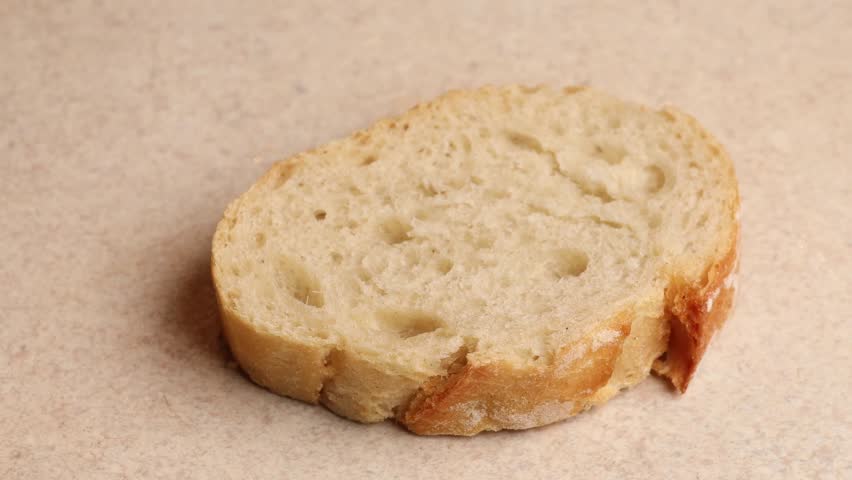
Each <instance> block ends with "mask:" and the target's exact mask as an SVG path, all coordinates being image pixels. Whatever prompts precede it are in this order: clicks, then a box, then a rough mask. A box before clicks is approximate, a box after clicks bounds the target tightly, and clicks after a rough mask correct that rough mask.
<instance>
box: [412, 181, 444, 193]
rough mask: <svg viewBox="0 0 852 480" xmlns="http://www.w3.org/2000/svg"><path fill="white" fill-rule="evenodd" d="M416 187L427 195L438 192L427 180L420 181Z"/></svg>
mask: <svg viewBox="0 0 852 480" xmlns="http://www.w3.org/2000/svg"><path fill="white" fill-rule="evenodd" d="M417 188H418V190H420V191H421V192H422V193H423V195H425V196H427V197H434V196H435V195H437V194H438V193H439V192H438V190H437V189H436V188H435V187H434V186H433V185H432V184H431V183H429V182H420V183H418V184H417Z"/></svg>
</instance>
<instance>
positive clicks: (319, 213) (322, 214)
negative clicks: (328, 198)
mask: <svg viewBox="0 0 852 480" xmlns="http://www.w3.org/2000/svg"><path fill="white" fill-rule="evenodd" d="M325 217H326V212H325V210H317V211H315V212H314V218H316V219H317V221H320V222H321V221H323V220H325Z"/></svg>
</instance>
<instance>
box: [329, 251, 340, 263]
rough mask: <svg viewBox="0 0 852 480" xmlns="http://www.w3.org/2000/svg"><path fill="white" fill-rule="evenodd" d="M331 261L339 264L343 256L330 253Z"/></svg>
mask: <svg viewBox="0 0 852 480" xmlns="http://www.w3.org/2000/svg"><path fill="white" fill-rule="evenodd" d="M331 261H332V262H334V263H335V264H340V262H342V261H343V255H341V254H339V253H337V252H331Z"/></svg>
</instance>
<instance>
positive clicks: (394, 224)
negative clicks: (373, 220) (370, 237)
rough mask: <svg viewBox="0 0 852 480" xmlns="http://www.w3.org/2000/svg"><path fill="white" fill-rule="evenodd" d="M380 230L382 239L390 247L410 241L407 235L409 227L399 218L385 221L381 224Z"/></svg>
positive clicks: (410, 228)
mask: <svg viewBox="0 0 852 480" xmlns="http://www.w3.org/2000/svg"><path fill="white" fill-rule="evenodd" d="M380 230H381V232H380V233H381V235H382V238H383V239H384V240H385V241H386V242H388V243H389V244H391V245H395V244H397V243H402V242H405V241H407V240H411V237H410V236H409V235H408V234H409V232H411V230H412V227H411V225H410V224H408V223H407V222H404V221H402V220H400V219H399V218H389V219H387V220H385V221H384V222H382V225H381V228H380Z"/></svg>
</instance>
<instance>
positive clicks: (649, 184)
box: [643, 165, 666, 193]
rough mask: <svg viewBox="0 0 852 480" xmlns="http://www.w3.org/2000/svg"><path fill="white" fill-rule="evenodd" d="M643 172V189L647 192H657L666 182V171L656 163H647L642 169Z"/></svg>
mask: <svg viewBox="0 0 852 480" xmlns="http://www.w3.org/2000/svg"><path fill="white" fill-rule="evenodd" d="M643 170H644V172H645V191H646V192H648V193H657V192H659V191H660V190H662V188H663V186H665V184H666V173H665V172H664V171H663V169H662V168H660V167H658V166H657V165H648V166H647V167H645V168H644V169H643Z"/></svg>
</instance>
